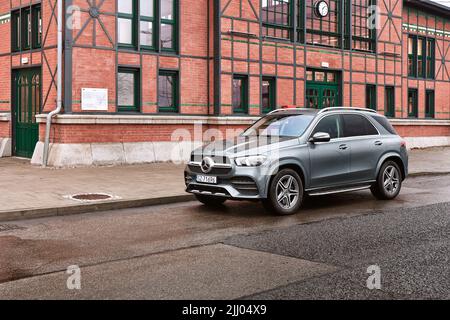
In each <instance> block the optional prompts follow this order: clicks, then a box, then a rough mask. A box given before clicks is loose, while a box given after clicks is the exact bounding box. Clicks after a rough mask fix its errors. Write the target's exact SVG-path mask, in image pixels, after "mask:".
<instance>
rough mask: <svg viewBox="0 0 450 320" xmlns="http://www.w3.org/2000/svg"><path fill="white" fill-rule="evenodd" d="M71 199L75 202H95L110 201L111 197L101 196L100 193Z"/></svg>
mask: <svg viewBox="0 0 450 320" xmlns="http://www.w3.org/2000/svg"><path fill="white" fill-rule="evenodd" d="M72 198H73V199H75V200H82V201H96V200H107V199H111V198H112V196H110V195H109V194H102V193H84V194H76V195H73V196H72Z"/></svg>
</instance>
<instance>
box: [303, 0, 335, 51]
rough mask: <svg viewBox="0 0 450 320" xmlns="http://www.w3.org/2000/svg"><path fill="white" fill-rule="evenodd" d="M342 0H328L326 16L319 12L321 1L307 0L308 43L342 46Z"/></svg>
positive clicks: (306, 23)
mask: <svg viewBox="0 0 450 320" xmlns="http://www.w3.org/2000/svg"><path fill="white" fill-rule="evenodd" d="M341 1H343V0H328V1H327V2H326V3H327V5H328V11H327V14H326V15H325V16H320V15H319V13H318V12H317V10H318V8H317V7H316V4H317V3H319V1H317V2H315V1H307V2H306V15H305V28H306V43H309V44H314V45H321V46H327V47H335V48H340V47H341V38H342V33H341V30H340V14H341Z"/></svg>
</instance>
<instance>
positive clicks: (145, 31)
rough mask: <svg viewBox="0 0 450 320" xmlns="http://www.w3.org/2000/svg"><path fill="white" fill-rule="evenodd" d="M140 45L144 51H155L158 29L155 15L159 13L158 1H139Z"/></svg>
mask: <svg viewBox="0 0 450 320" xmlns="http://www.w3.org/2000/svg"><path fill="white" fill-rule="evenodd" d="M139 1H140V2H139V8H140V15H139V45H140V46H141V48H142V49H150V50H154V49H155V47H156V46H155V43H156V32H155V31H156V28H155V24H156V23H155V22H156V19H155V13H156V12H157V7H156V3H157V1H156V0H139ZM146 10H148V11H146ZM149 38H150V39H149Z"/></svg>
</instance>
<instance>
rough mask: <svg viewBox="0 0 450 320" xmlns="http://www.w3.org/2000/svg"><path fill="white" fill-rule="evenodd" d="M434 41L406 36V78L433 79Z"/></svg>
mask: <svg viewBox="0 0 450 320" xmlns="http://www.w3.org/2000/svg"><path fill="white" fill-rule="evenodd" d="M434 68H435V40H434V39H433V38H427V37H422V36H416V35H409V36H408V76H409V77H412V78H427V79H434V77H435V76H434V72H435V69H434Z"/></svg>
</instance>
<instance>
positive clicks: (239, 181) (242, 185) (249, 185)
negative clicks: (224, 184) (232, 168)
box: [231, 177, 258, 195]
mask: <svg viewBox="0 0 450 320" xmlns="http://www.w3.org/2000/svg"><path fill="white" fill-rule="evenodd" d="M231 184H232V185H233V187H234V188H235V189H236V190H238V191H239V192H240V193H242V194H245V195H257V194H258V186H257V185H256V182H255V181H254V180H253V179H252V178H250V177H234V178H232V179H231Z"/></svg>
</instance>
